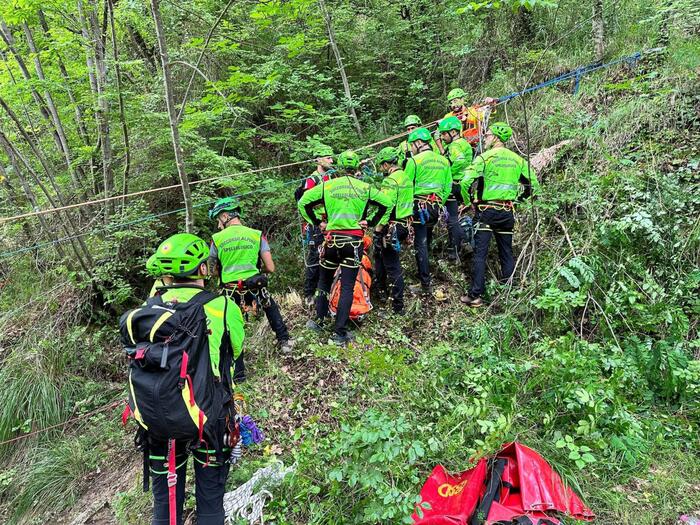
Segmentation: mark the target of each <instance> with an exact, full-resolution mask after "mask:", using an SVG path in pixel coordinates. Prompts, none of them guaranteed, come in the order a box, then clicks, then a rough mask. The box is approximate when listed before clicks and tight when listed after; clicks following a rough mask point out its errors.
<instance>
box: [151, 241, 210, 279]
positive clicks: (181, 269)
mask: <svg viewBox="0 0 700 525" xmlns="http://www.w3.org/2000/svg"><path fill="white" fill-rule="evenodd" d="M153 257H155V259H156V261H157V265H158V267H159V268H160V272H161V273H160V276H163V275H171V276H173V277H190V276H192V275H197V274H198V272H199V265H200V264H202V263H203V262H205V261H206V260H207V258H208V257H209V247H208V246H207V243H206V242H204V241H203V240H202V239H201V238H200V237H197V236H196V235H192V234H191V233H177V234H175V235H173V236H172V237H169V238H167V239H166V240H164V241H163V242H162V243H161V245H160V246H158V249H157V250H156V253H155V254H154V255H153Z"/></svg>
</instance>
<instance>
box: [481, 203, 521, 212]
mask: <svg viewBox="0 0 700 525" xmlns="http://www.w3.org/2000/svg"><path fill="white" fill-rule="evenodd" d="M476 207H477V209H478V210H479V211H484V210H498V211H510V212H514V211H515V206H514V205H513V201H487V203H486V204H477V205H476Z"/></svg>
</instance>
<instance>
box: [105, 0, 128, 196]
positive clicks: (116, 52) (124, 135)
mask: <svg viewBox="0 0 700 525" xmlns="http://www.w3.org/2000/svg"><path fill="white" fill-rule="evenodd" d="M107 3H108V7H109V25H110V28H111V33H112V55H113V57H114V76H115V77H116V79H117V98H118V100H119V119H120V120H121V124H122V138H123V139H124V173H123V179H122V195H126V193H127V192H128V191H129V168H130V167H131V148H130V146H129V128H128V127H127V125H126V114H125V111H124V96H123V95H122V80H121V68H120V66H119V50H118V49H117V31H116V29H115V27H114V1H113V0H107ZM123 207H124V201H123V200H122V208H123Z"/></svg>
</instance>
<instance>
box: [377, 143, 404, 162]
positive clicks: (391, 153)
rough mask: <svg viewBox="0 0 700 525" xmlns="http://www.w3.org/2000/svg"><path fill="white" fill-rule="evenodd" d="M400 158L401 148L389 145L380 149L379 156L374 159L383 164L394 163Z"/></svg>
mask: <svg viewBox="0 0 700 525" xmlns="http://www.w3.org/2000/svg"><path fill="white" fill-rule="evenodd" d="M398 160H399V150H398V148H393V147H391V146H387V147H386V148H382V149H380V150H379V153H377V156H376V157H375V158H374V161H375V162H376V163H377V164H379V165H381V164H383V163H384V162H388V163H389V164H393V163H395V162H396V161H398Z"/></svg>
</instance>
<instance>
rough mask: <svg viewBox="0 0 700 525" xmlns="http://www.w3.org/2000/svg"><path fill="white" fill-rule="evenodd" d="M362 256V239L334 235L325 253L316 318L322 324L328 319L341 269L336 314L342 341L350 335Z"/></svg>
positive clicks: (323, 254) (323, 251)
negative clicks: (331, 298) (356, 282)
mask: <svg viewBox="0 0 700 525" xmlns="http://www.w3.org/2000/svg"><path fill="white" fill-rule="evenodd" d="M362 252H363V246H362V237H356V236H350V235H338V236H336V235H331V238H330V239H329V240H327V241H326V243H325V244H324V247H323V250H322V255H321V263H320V274H319V278H318V291H317V293H316V317H317V318H318V319H319V320H323V319H325V318H326V317H328V297H329V295H330V292H331V286H332V284H333V278H334V276H335V272H336V271H337V270H338V268H340V298H339V299H338V308H337V310H336V314H335V333H336V334H338V335H340V336H342V337H345V336H346V335H347V333H348V327H347V325H348V320H349V319H350V309H351V308H352V300H353V292H354V290H355V279H357V272H358V270H359V268H360V263H361V262H362Z"/></svg>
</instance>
